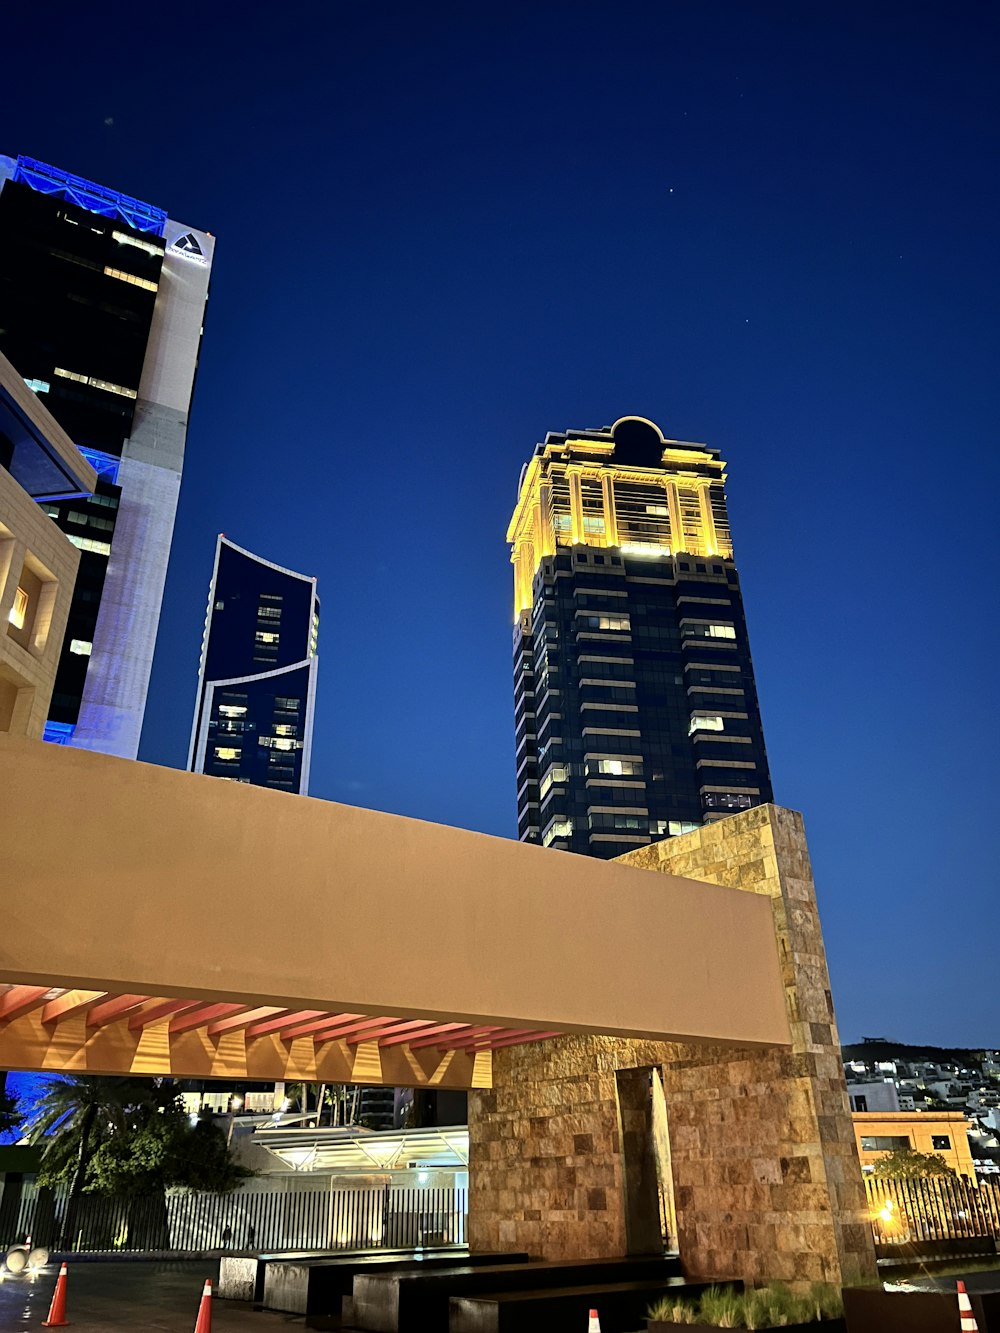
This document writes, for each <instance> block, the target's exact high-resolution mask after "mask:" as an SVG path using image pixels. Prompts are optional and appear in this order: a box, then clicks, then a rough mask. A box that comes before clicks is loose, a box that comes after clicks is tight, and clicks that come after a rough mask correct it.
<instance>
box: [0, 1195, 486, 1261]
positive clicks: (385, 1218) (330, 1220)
mask: <svg viewBox="0 0 1000 1333" xmlns="http://www.w3.org/2000/svg"><path fill="white" fill-rule="evenodd" d="M467 1210H468V1200H467V1191H465V1190H461V1189H399V1188H394V1187H392V1186H387V1187H385V1188H382V1189H355V1190H352V1189H331V1188H329V1187H326V1188H322V1187H315V1186H313V1187H308V1188H304V1189H295V1190H280V1191H279V1190H268V1189H253V1188H250V1189H244V1190H239V1191H237V1192H236V1193H233V1194H196V1193H178V1194H166V1195H162V1194H160V1195H153V1196H148V1197H146V1196H115V1195H100V1194H84V1195H83V1196H82V1197H80V1198H79V1199H77V1200H76V1202H75V1203H74V1204H72V1205H71V1204H70V1201H69V1199H68V1198H67V1196H66V1193H65V1191H58V1192H56V1191H51V1190H34V1189H31V1190H29V1191H26V1192H25V1195H24V1197H23V1198H22V1199H21V1200H20V1201H19V1204H18V1207H17V1209H16V1217H15V1216H14V1212H15V1210H14V1209H9V1210H5V1211H6V1214H7V1215H6V1216H3V1215H0V1250H2V1249H4V1248H6V1247H7V1246H8V1245H11V1244H14V1243H17V1242H20V1241H23V1240H24V1238H25V1237H26V1236H28V1235H30V1236H31V1237H32V1239H33V1243H34V1244H36V1245H47V1246H49V1247H51V1248H60V1249H67V1250H75V1251H92V1252H99V1251H116V1250H123V1251H124V1250H130V1251H144V1252H150V1251H157V1250H159V1251H171V1252H177V1253H184V1252H192V1251H200V1250H215V1249H222V1250H225V1249H234V1250H235V1249H240V1250H242V1249H256V1250H269V1251H281V1250H312V1249H318V1250H358V1249H376V1250H378V1249H410V1248H414V1247H416V1246H432V1245H433V1246H443V1245H456V1246H458V1245H464V1244H465V1243H466V1228H465V1221H466V1214H467Z"/></svg>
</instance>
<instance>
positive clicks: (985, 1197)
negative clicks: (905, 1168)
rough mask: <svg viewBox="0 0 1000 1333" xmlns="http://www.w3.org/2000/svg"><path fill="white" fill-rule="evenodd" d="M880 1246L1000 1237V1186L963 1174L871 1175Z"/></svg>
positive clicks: (873, 1213) (870, 1197)
mask: <svg viewBox="0 0 1000 1333" xmlns="http://www.w3.org/2000/svg"><path fill="white" fill-rule="evenodd" d="M865 1189H866V1190H867V1191H868V1206H869V1210H870V1212H871V1218H872V1230H873V1232H874V1233H875V1243H876V1245H879V1246H882V1245H897V1244H908V1243H913V1242H914V1241H917V1242H920V1241H937V1240H967V1239H971V1238H972V1237H976V1236H981V1237H992V1238H993V1239H994V1240H996V1239H998V1238H1000V1187H998V1186H997V1185H996V1184H995V1183H994V1182H992V1181H985V1180H984V1181H980V1182H979V1183H978V1184H971V1183H970V1182H969V1181H967V1180H965V1179H959V1177H958V1176H920V1177H916V1178H914V1179H912V1180H882V1179H877V1178H875V1177H873V1176H866V1177H865Z"/></svg>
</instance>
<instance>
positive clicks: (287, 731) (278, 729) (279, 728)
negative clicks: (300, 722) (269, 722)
mask: <svg viewBox="0 0 1000 1333" xmlns="http://www.w3.org/2000/svg"><path fill="white" fill-rule="evenodd" d="M298 730H299V729H298V727H296V726H291V725H289V723H287V722H279V723H277V725H276V726H275V728H274V734H275V735H276V736H295V735H297V734H298Z"/></svg>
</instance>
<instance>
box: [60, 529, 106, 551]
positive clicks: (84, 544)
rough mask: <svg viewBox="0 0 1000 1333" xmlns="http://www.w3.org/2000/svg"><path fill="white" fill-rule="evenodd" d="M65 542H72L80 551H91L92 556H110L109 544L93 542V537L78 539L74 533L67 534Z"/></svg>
mask: <svg viewBox="0 0 1000 1333" xmlns="http://www.w3.org/2000/svg"><path fill="white" fill-rule="evenodd" d="M65 536H66V540H67V541H68V542H72V543H73V545H74V546H75V547H77V548H78V549H79V550H81V551H91V552H92V553H93V554H94V555H110V554H111V543H110V542H99V541H95V540H94V538H93V537H78V536H77V535H76V533H75V532H67V533H66V534H65Z"/></svg>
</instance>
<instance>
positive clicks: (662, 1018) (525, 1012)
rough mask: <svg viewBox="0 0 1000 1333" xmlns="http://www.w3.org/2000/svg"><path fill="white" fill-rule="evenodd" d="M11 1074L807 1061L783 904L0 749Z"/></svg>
mask: <svg viewBox="0 0 1000 1333" xmlns="http://www.w3.org/2000/svg"><path fill="white" fill-rule="evenodd" d="M0 789H2V791H3V801H2V805H0V835H2V845H3V847H4V855H3V859H4V863H5V869H4V880H5V882H6V885H7V891H6V892H5V893H4V895H3V898H4V903H3V918H4V929H3V932H2V934H0V984H6V985H8V986H9V987H10V989H8V990H6V991H5V992H3V993H0V1066H5V1065H6V1066H9V1067H11V1068H21V1069H39V1070H45V1069H73V1070H77V1071H79V1072H81V1073H82V1072H90V1073H136V1074H173V1075H175V1076H180V1077H198V1078H209V1077H217V1078H227V1079H230V1078H239V1079H265V1080H269V1079H290V1080H300V1079H306V1080H313V1081H316V1080H320V1081H325V1082H341V1083H343V1082H352V1081H353V1082H363V1083H369V1084H378V1083H388V1084H392V1085H396V1086H404V1085H410V1084H413V1085H435V1086H447V1087H467V1088H472V1087H489V1086H490V1082H491V1073H490V1070H491V1063H492V1062H491V1053H492V1052H493V1051H494V1050H497V1049H502V1048H504V1047H507V1046H510V1045H513V1044H517V1043H522V1042H527V1041H537V1040H539V1039H540V1038H543V1037H546V1036H553V1035H557V1034H559V1033H564V1032H598V1033H613V1034H616V1035H619V1036H642V1037H656V1038H660V1039H663V1040H670V1039H687V1038H694V1039H697V1040H707V1041H722V1042H727V1043H735V1044H739V1045H754V1046H760V1045H771V1046H787V1045H788V1044H789V1042H790V1034H789V1028H788V1019H787V1015H786V1007H785V999H784V991H783V987H782V981H781V971H780V966H779V960H778V954H777V949H776V947H775V934H774V926H773V921H772V913H771V905H770V902H769V901H767V900H766V899H765V898H761V897H758V896H755V895H753V894H748V893H744V892H740V891H739V890H738V889H733V888H720V887H718V886H716V885H708V884H705V883H698V882H696V881H695V880H693V879H687V878H680V877H678V876H674V875H669V876H657V877H656V878H655V879H654V878H653V877H652V876H650V875H649V874H648V873H644V872H642V871H639V870H636V869H633V868H631V867H627V866H623V865H619V864H615V863H608V862H601V861H596V860H591V859H589V858H584V857H578V856H570V855H566V854H563V853H558V852H550V851H547V850H544V849H541V848H538V847H529V846H525V845H523V844H521V843H516V842H511V841H507V840H505V839H502V838H491V837H485V836H483V835H482V834H477V833H469V832H466V831H465V830H462V829H454V828H445V827H442V826H440V825H435V824H426V823H421V822H419V821H417V820H413V819H404V818H401V817H400V816H398V815H387V814H381V813H379V812H377V811H372V810H362V809H357V808H355V807H353V806H345V805H336V804H333V803H331V802H328V801H318V800H311V799H308V798H304V797H291V796H288V795H287V794H284V793H281V792H272V791H267V790H264V789H261V788H256V787H248V786H245V785H242V784H238V783H229V782H221V781H219V780H217V779H214V778H206V777H203V776H201V775H198V774H191V773H184V772H178V771H175V770H173V769H166V768H155V767H152V766H151V765H148V764H136V763H132V762H127V761H122V760H117V759H112V758H108V757H106V756H104V755H98V754H92V753H90V752H88V751H83V750H73V749H67V748H63V747H58V746H52V745H43V744H41V743H38V742H29V741H23V740H21V741H18V740H14V739H8V738H6V737H3V738H0Z"/></svg>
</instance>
